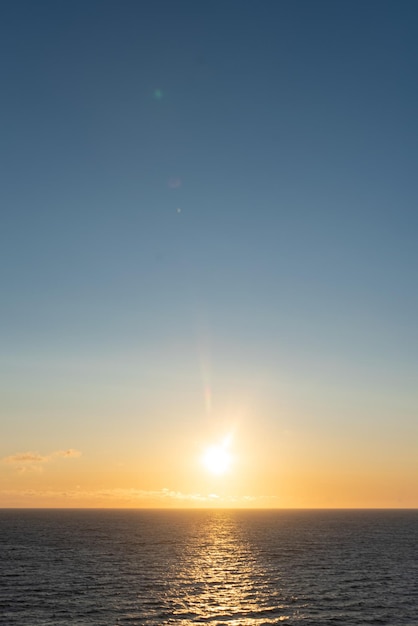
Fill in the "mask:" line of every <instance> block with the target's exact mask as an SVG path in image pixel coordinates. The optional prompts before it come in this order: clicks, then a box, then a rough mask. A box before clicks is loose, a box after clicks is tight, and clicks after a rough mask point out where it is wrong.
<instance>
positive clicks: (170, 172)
mask: <svg viewBox="0 0 418 626" xmlns="http://www.w3.org/2000/svg"><path fill="white" fill-rule="evenodd" d="M417 24H418V5H417V3H416V2H415V1H408V0H404V1H403V2H396V1H395V0H393V1H390V2H388V1H385V0H373V1H368V0H361V1H355V0H350V1H343V0H329V1H323V0H317V1H315V2H313V1H312V0H303V1H302V0H294V1H292V2H284V1H279V0H274V1H273V0H271V1H265V0H264V1H261V2H255V1H252V2H247V1H241V0H240V1H235V0H229V1H227V2H225V1H219V0H211V1H207V2H196V1H192V0H190V1H183V0H179V1H177V0H173V1H168V0H164V1H161V0H153V1H149V2H137V1H131V0H124V1H123V2H117V1H116V0H113V1H111V2H110V1H106V0H105V1H103V0H100V1H95V0H89V1H88V2H86V1H85V0H83V1H78V0H71V1H60V2H56V1H55V0H54V1H48V2H46V1H42V0H39V1H37V2H33V1H32V0H31V1H27V2H23V1H20V0H13V1H11V0H9V1H4V2H2V4H1V8H0V77H1V88H2V89H1V91H2V97H1V100H0V111H1V142H0V167H1V185H0V210H1V228H0V254H1V263H0V275H1V282H0V284H1V292H0V298H1V317H0V320H1V324H0V345H1V351H0V403H1V407H0V408H1V414H0V415H1V417H0V458H1V459H2V460H1V462H0V506H208V505H217V506H263V507H264V506H271V507H281V506H285V507H351V506H354V507H363V506H365V507H417V506H418V454H417V448H418V385H417V378H418V331H417V320H418V290H417V283H418V281H417V279H418V245H417V234H418V211H417V206H418V182H417V181H418V179H417V163H418V83H417V76H418V28H417ZM225 436H229V437H230V440H231V448H230V449H231V453H232V454H233V457H234V459H233V464H232V467H231V471H230V472H229V473H228V474H227V475H225V476H222V477H214V476H211V475H210V474H208V473H207V472H206V471H205V469H204V468H203V466H202V464H201V463H200V457H201V455H202V452H203V451H204V449H205V448H206V447H207V446H208V445H210V444H212V443H216V442H217V441H221V440H222V439H223V438H224V437H225Z"/></svg>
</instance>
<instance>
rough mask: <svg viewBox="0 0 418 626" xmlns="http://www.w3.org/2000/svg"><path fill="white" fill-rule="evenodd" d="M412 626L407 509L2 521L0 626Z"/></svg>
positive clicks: (417, 572) (411, 522)
mask: <svg viewBox="0 0 418 626" xmlns="http://www.w3.org/2000/svg"><path fill="white" fill-rule="evenodd" d="M282 622H285V623H286V624H288V625H291V624H295V625H307V624H312V625H318V626H320V625H322V624H333V625H340V624H341V625H344V626H350V625H354V624H355V625H363V624H387V625H393V626H400V625H402V624H407V625H408V626H414V625H418V511H221V510H217V511H216V510H210V511H209V510H208V511H132V510H129V511H126V510H123V511H121V510H113V511H109V510H100V511H97V510H82V511H80V510H2V511H0V624H2V625H3V624H4V625H7V626H13V625H19V626H26V625H27V626H46V625H63V624H71V625H80V626H81V625H83V626H84V625H85V626H90V625H93V624H94V625H103V626H115V625H125V624H126V625H134V624H138V625H139V624H141V625H142V624H147V625H149V626H160V625H165V624H175V625H178V626H186V625H190V624H211V625H212V626H215V625H218V626H219V625H221V624H225V625H228V626H256V625H257V626H261V625H268V624H269V625H270V624H280V623H282Z"/></svg>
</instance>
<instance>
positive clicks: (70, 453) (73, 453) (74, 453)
mask: <svg viewBox="0 0 418 626" xmlns="http://www.w3.org/2000/svg"><path fill="white" fill-rule="evenodd" d="M50 456H51V457H55V456H61V457H64V458H65V459H69V458H72V459H74V458H77V457H79V456H81V452H80V451H79V450H74V449H73V448H69V449H68V450H57V451H56V452H53V453H52V454H51V455H50Z"/></svg>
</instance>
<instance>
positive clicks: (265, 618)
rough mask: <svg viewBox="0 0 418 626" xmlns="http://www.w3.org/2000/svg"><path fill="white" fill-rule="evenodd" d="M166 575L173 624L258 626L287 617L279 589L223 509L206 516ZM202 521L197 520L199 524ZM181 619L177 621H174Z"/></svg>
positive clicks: (236, 522)
mask: <svg viewBox="0 0 418 626" xmlns="http://www.w3.org/2000/svg"><path fill="white" fill-rule="evenodd" d="M202 515H207V519H206V521H205V523H204V524H202V523H198V524H196V527H195V532H194V534H193V535H192V536H191V537H190V538H189V541H188V542H187V547H186V548H185V553H184V554H183V555H182V558H181V559H180V560H179V562H178V563H177V564H176V566H175V568H176V571H172V572H170V598H167V600H168V601H169V603H170V606H171V610H172V614H173V618H174V619H175V622H176V623H180V624H182V625H183V626H188V625H190V624H195V623H210V624H212V625H213V626H216V625H221V624H226V623H227V624H228V625H229V626H261V625H263V624H264V625H266V624H277V623H279V622H282V621H286V620H288V619H289V617H290V616H289V614H288V613H287V611H286V606H285V604H283V597H281V598H280V600H279V597H278V594H279V590H278V589H277V588H276V589H272V587H271V585H269V584H268V580H269V577H268V576H267V575H266V571H265V570H264V568H263V566H262V565H261V564H260V560H259V558H258V555H257V554H255V553H254V551H253V550H252V549H251V546H250V545H249V543H248V538H245V536H244V533H243V531H242V528H241V526H240V523H239V520H238V519H237V518H236V517H234V516H231V515H230V514H229V513H228V512H227V511H218V512H207V513H206V514H204V513H202ZM200 521H201V520H200ZM179 620H180V621H179Z"/></svg>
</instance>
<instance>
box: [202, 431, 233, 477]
mask: <svg viewBox="0 0 418 626" xmlns="http://www.w3.org/2000/svg"><path fill="white" fill-rule="evenodd" d="M228 447H229V438H227V439H225V440H224V441H223V442H222V443H220V444H216V445H212V446H210V447H209V448H207V449H206V451H205V452H204V454H203V458H202V461H203V465H204V466H205V468H206V469H207V470H208V471H209V472H210V473H211V474H215V475H216V476H221V475H222V474H225V473H226V472H227V471H228V470H229V468H230V466H231V463H232V456H231V454H230V452H229V450H228Z"/></svg>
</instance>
